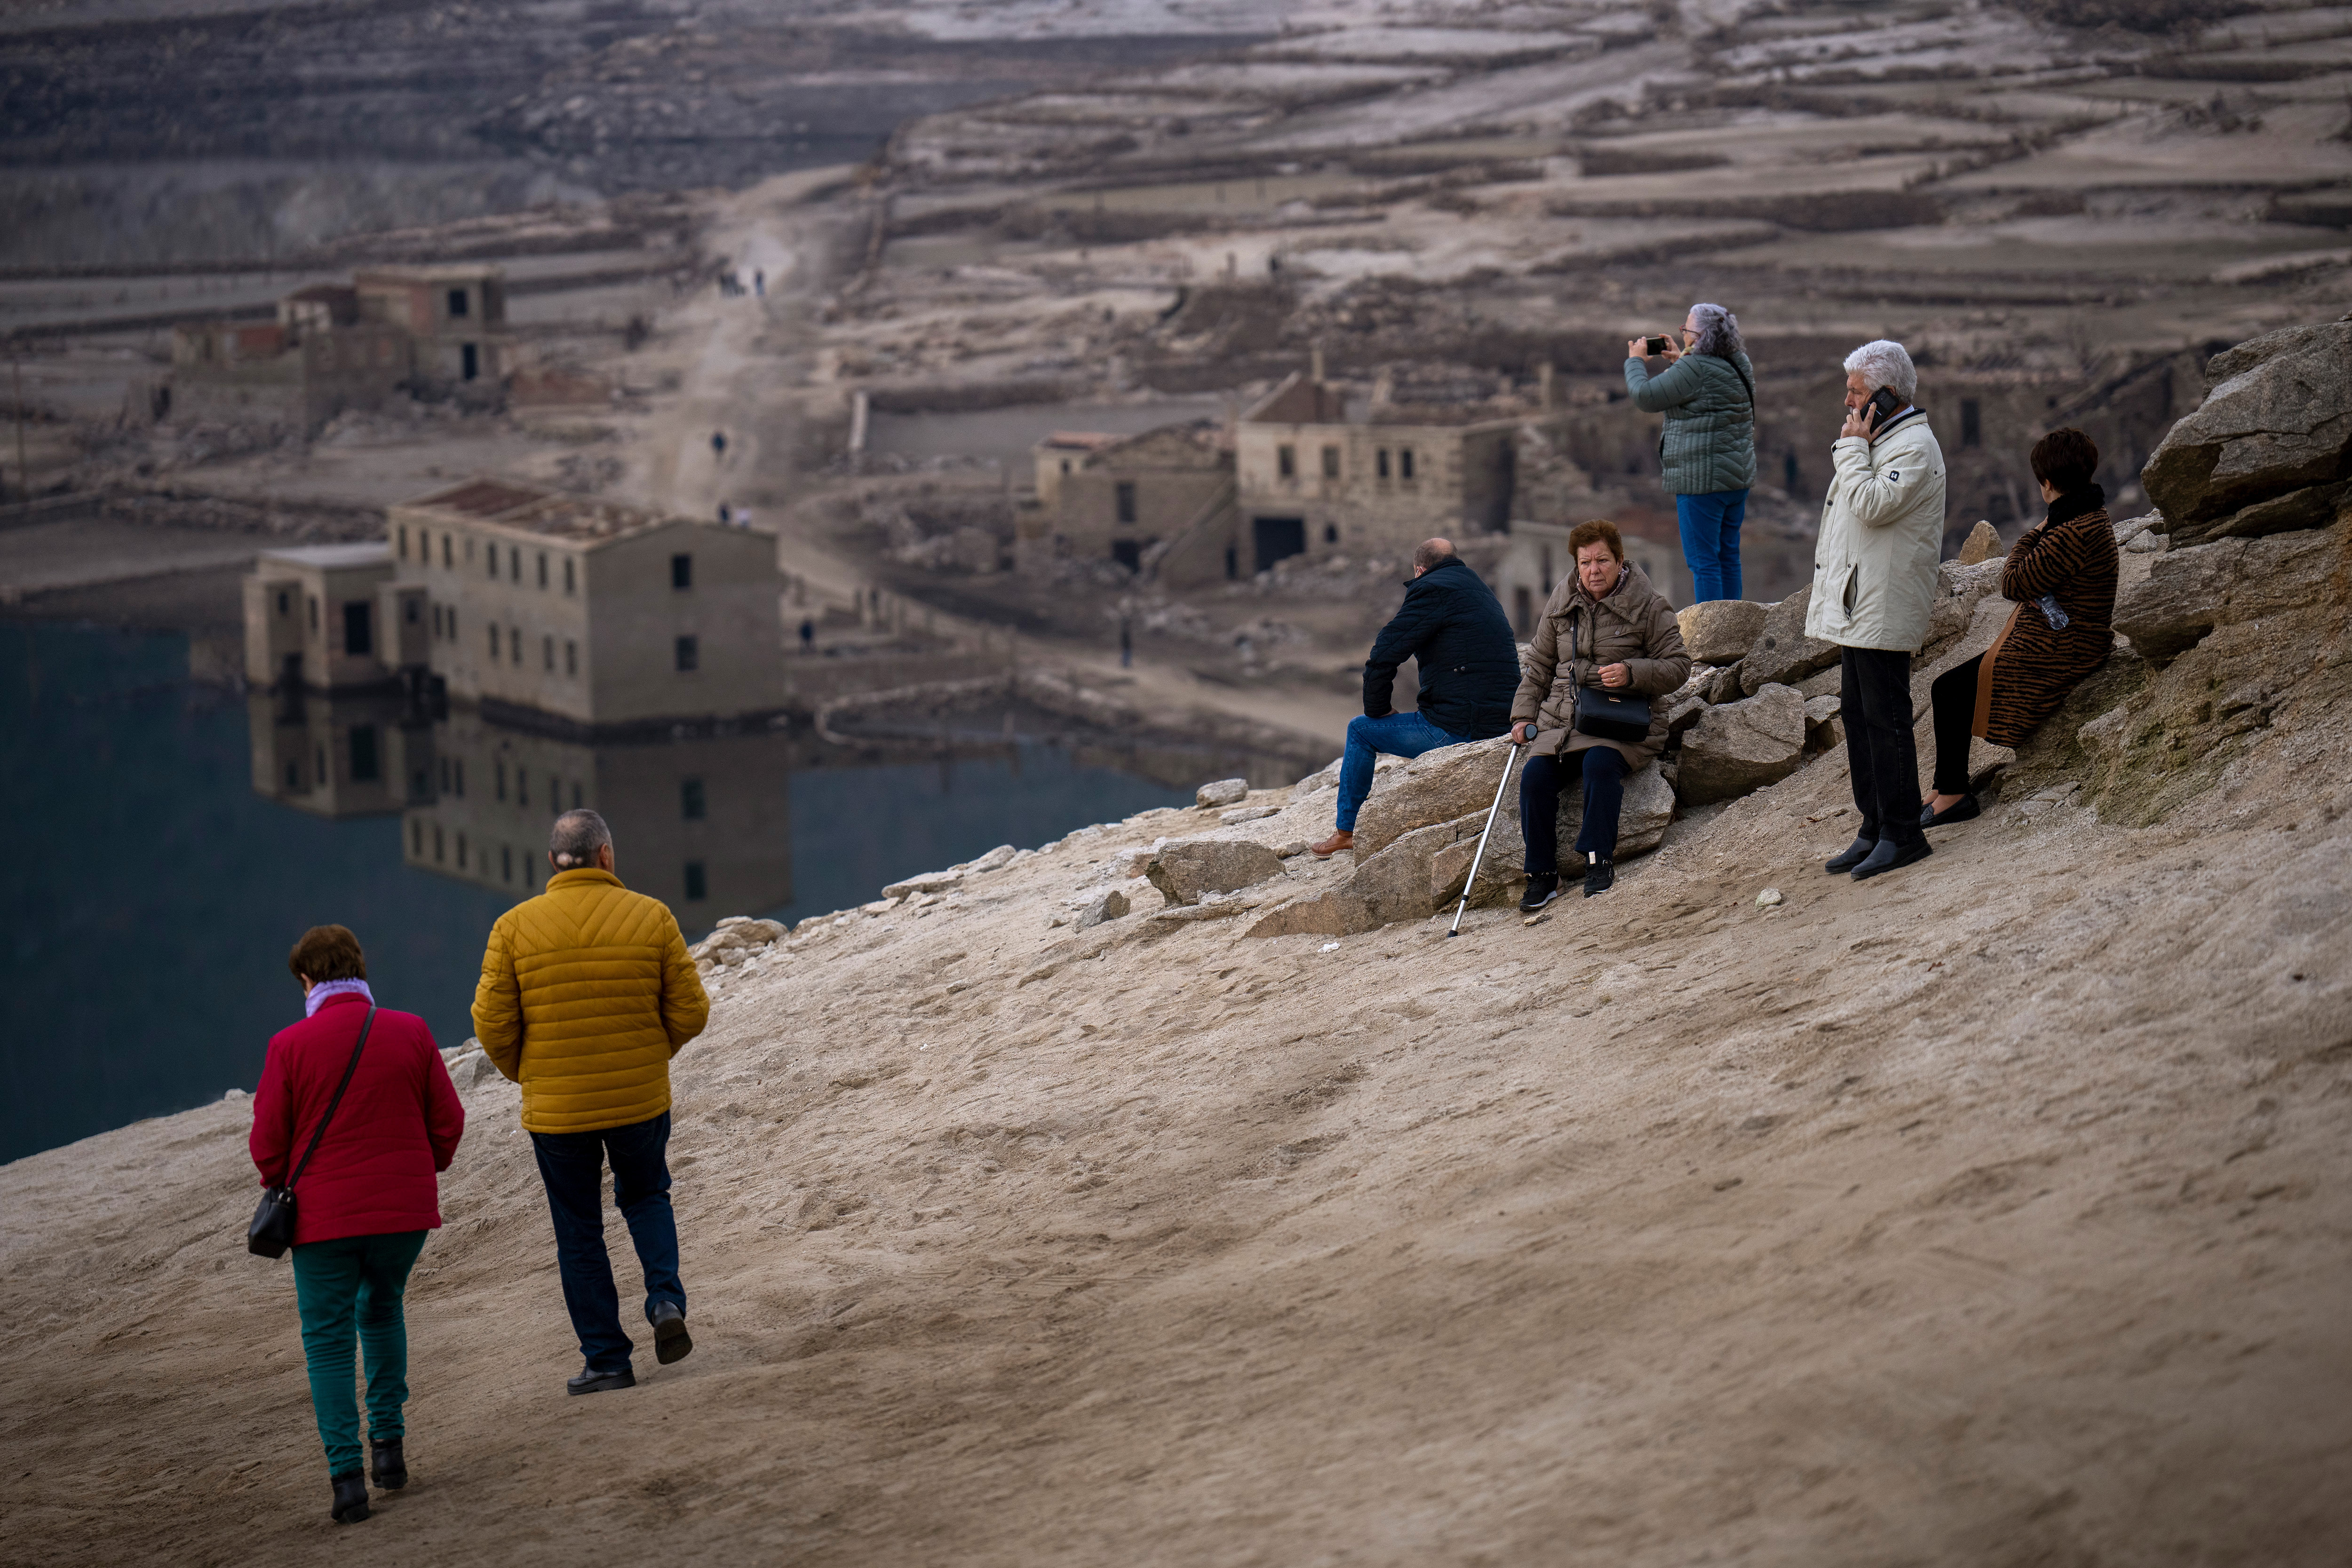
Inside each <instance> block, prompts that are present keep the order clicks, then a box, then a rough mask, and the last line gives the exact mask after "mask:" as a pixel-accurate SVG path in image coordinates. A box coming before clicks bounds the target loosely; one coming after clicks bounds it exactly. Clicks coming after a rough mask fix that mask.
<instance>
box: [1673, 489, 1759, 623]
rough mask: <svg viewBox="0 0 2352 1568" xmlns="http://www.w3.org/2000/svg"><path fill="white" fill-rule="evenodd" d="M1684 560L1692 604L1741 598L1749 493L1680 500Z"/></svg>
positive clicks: (1677, 502)
mask: <svg viewBox="0 0 2352 1568" xmlns="http://www.w3.org/2000/svg"><path fill="white" fill-rule="evenodd" d="M1747 520H1748V492H1747V491H1745V490H1716V491H1711V492H1709V493H1708V494H1706V495H1704V496H1676V497H1675V521H1676V522H1677V523H1679V524H1680V525H1682V531H1683V559H1684V561H1685V562H1686V563H1687V564H1688V565H1689V567H1690V570H1691V602H1692V603H1694V604H1704V603H1706V601H1708V600H1710V599H1737V598H1738V597H1739V586H1740V585H1739V525H1740V524H1742V523H1744V522H1746V521H1747Z"/></svg>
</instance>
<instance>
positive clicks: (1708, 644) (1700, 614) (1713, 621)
mask: <svg viewBox="0 0 2352 1568" xmlns="http://www.w3.org/2000/svg"><path fill="white" fill-rule="evenodd" d="M1771 610H1772V607H1771V606H1770V605H1769V604H1760V603H1758V602H1757V601H1754V600H1748V599H1710V600H1708V601H1706V602H1705V603H1702V604H1694V605H1692V606H1691V607H1690V608H1689V609H1687V610H1683V611H1677V612H1675V621H1676V622H1677V623H1679V625H1680V627H1681V629H1682V634H1683V647H1684V648H1685V650H1686V651H1687V652H1688V653H1689V654H1690V656H1691V657H1692V658H1693V659H1694V660H1696V662H1698V663H1699V664H1738V662H1739V661H1740V660H1741V659H1744V658H1746V657H1747V656H1748V649H1750V648H1752V647H1754V646H1755V645H1756V639H1757V638H1759V637H1760V636H1762V635H1763V633H1764V621H1765V618H1766V617H1767V616H1768V615H1769V614H1770V613H1771Z"/></svg>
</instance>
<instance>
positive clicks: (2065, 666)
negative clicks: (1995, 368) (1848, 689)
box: [1919, 430, 2116, 828]
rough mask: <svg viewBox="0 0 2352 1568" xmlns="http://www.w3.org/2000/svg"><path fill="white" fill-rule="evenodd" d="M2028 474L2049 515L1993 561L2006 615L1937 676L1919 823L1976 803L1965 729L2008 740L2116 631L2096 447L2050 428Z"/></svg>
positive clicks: (2088, 668) (1967, 813)
mask: <svg viewBox="0 0 2352 1568" xmlns="http://www.w3.org/2000/svg"><path fill="white" fill-rule="evenodd" d="M2032 463H2033V476H2034V478H2036V479H2037V480H2039V481H2041V484H2042V499H2043V500H2044V501H2046V502H2048V503H2049V504H2050V515H2049V516H2048V517H2044V518H2043V519H2042V523H2041V525H2040V526H2039V527H2037V528H2032V529H2029V530H2028V531H2027V533H2026V535H2025V537H2024V538H2021V539H2019V540H2018V541H2017V542H2016V543H2015V544H2013V545H2011V547H2010V549H2009V559H2007V561H2005V562H2004V563H2003V564H2002V566H2001V569H2000V591H2001V597H2002V598H2004V599H2012V600H2015V601H2017V608H2016V609H2015V610H2013V611H2011V612H2010V616H2009V624H2008V625H2007V626H2004V627H2003V628H2001V632H2000V636H1998V637H1996V638H1994V639H1993V644H1992V646H1991V647H1990V649H1988V650H1986V651H1985V653H1984V654H1983V655H1982V656H1981V657H1979V658H1975V659H1970V660H1968V661H1967V662H1966V663H1964V664H1958V665H1956V666H1955V667H1953V668H1952V669H1950V670H1948V671H1946V672H1945V673H1944V674H1940V675H1938V676H1937V677H1936V684H1935V685H1933V686H1931V687H1930V688H1928V690H1929V695H1930V696H1931V697H1932V699H1933V701H1934V705H1935V711H1936V793H1935V794H1934V795H1933V796H1932V797H1930V798H1929V800H1928V801H1927V805H1926V806H1924V807H1922V808H1921V809H1920V812H1919V825H1920V826H1921V827H1924V828H1940V827H1944V826H1947V825H1948V824H1949V823H1953V822H1965V821H1968V820H1969V818H1971V817H1973V816H1975V815H1977V813H1978V810H1979V808H1978V806H1977V798H1976V796H1975V795H1973V794H1971V793H1970V792H1969V737H1970V736H1973V735H1981V736H1983V737H1985V738H1986V739H1987V740H1989V741H1990V742H1992V743H1993V744H1994V745H1995V746H2008V747H2015V746H2019V745H2021V744H2022V743H2023V742H2024V740H2025V737H2027V736H2029V735H2031V734H2032V733H2033V729H2034V727H2035V726H2036V725H2038V724H2040V723H2041V722H2042V720H2043V719H2045V718H2048V717H2049V716H2051V714H2052V713H2053V712H2055V711H2056V709H2057V707H2058V705H2059V704H2060V703H2062V702H2064V701H2065V700H2066V694H2067V693H2068V692H2071V691H2073V690H2074V686H2075V685H2076V684H2077V683H2078V682H2080V681H2081V680H2082V678H2083V677H2084V676H2085V675H2087V674H2090V673H2091V672H2092V671H2093V670H2095V669H2097V668H2098V667H2099V661H2101V660H2102V659H2105V657H2106V656H2107V649H2108V648H2109V647H2110V646H2111V645H2113V643H2114V642H2115V632H2114V630H2113V624H2112V623H2113V622H2114V620H2115V614H2116V531H2115V528H2114V527H2113V526H2112V525H2111V524H2110V523H2109V522H2108V521H2107V494H2106V492H2105V490H2102V489H2101V488H2099V486H2097V485H2095V484H2094V483H2092V480H2091V476H2092V475H2094V474H2095V473H2097V472H2098V468H2099V449H2098V448H2097V447H2096V446H2095V445H2093V444H2091V438H2090V437H2089V436H2087V435H2085V434H2083V433H2082V432H2081V431H2079V430H2053V431H2052V432H2051V433H2050V434H2047V435H2045V436H2043V437H2042V439H2041V440H2040V441H2038V442H2036V443H2034V445H2033V456H2032Z"/></svg>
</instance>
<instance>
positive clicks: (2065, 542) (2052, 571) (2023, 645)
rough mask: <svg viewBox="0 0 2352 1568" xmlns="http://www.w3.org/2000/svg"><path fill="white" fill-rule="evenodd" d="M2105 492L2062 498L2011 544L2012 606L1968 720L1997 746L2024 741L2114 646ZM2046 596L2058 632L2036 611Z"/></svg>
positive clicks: (2004, 591)
mask: <svg viewBox="0 0 2352 1568" xmlns="http://www.w3.org/2000/svg"><path fill="white" fill-rule="evenodd" d="M2106 499H2107V498H2106V494H2105V491H2103V490H2101V489H2100V488H2099V486H2096V485H2093V486H2090V487H2089V488H2088V489H2084V490H2077V491H2074V492H2071V493H2070V494H2067V495H2063V496H2061V497H2058V498H2057V499H2056V500H2055V501H2053V502H2052V503H2051V504H2050V515H2049V517H2046V518H2044V519H2043V521H2042V524H2041V526H2040V527H2038V528H2032V529H2029V530H2028V531H2027V533H2026V535H2025V537H2024V538H2021V539H2019V540H2018V541H2017V542H2016V543H2015V544H2013V545H2011V546H2010V548H2009V559H2008V561H2007V563H2006V564H2005V565H2003V566H2002V568H2001V570H2000V593H2001V597H2002V598H2004V599H2011V600H2014V601H2017V608H2016V609H2015V610H2013V611H2011V612H2010V616H2009V624H2008V626H2006V627H2005V628H2003V629H2002V631H2001V634H2000V637H1999V638H1997V639H1996V640H1995V641H1994V643H1993V645H1992V648H1991V650H1990V652H1988V653H1986V654H1985V663H1984V666H1983V668H1981V669H1979V671H1978V673H1977V711H1976V722H1975V724H1974V725H1973V726H1972V728H1973V730H1974V732H1975V733H1976V734H1978V735H1980V736H1983V737H1985V738H1986V739H1987V740H1989V741H1990V742H1992V744H1994V745H1995V746H2008V747H2015V746H2018V745H2020V744H2021V743H2022V742H2023V741H2024V739H2025V737H2027V736H2029V735H2031V734H2032V733H2033V729H2034V727H2035V726H2036V725H2038V724H2040V723H2041V722H2042V720H2043V719H2045V718H2048V717H2049V716H2051V715H2052V714H2053V713H2054V712H2056V711H2057V708H2058V705H2059V704H2060V703H2063V702H2064V701H2065V700H2066V694H2067V693H2068V692H2071V691H2073V690H2074V686H2075V685H2076V683H2078V682H2079V681H2081V680H2082V678H2083V677H2084V676H2085V675H2087V674H2090V673H2091V672H2092V671H2093V670H2095V669H2097V668H2098V667H2099V663H2100V661H2101V660H2103V659H2105V657H2106V656H2107V650H2108V649H2109V648H2110V647H2112V646H2114V644H2115V639H2116V634H2115V629H2114V625H2113V622H2114V621H2115V614H2116V570H2117V557H2116V530H2115V528H2114V526H2113V525H2112V524H2110V523H2109V522H2108V520H2107V511H2106ZM2045 594H2046V595H2050V596H2053V597H2054V598H2055V599H2056V600H2057V601H2058V607H2059V609H2061V610H2063V611H2064V612H2065V613H2066V626H2065V629H2064V630H2063V631H2060V630H2058V629H2056V628H2054V627H2053V626H2052V625H2051V624H2050V621H2049V618H2048V617H2047V616H2045V615H2044V614H2043V613H2042V610H2041V608H2040V606H2039V603H2038V602H2037V601H2040V600H2041V599H2042V597H2043V596H2044V595H2045ZM1987 674H1990V676H1991V677H1992V678H1991V679H1990V680H1987V679H1986V678H1985V676H1986V675H1987Z"/></svg>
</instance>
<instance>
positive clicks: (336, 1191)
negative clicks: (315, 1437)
mask: <svg viewBox="0 0 2352 1568" xmlns="http://www.w3.org/2000/svg"><path fill="white" fill-rule="evenodd" d="M286 967H288V968H289V969H290V970H292V971H293V973H294V977H295V978H296V979H297V980H299V981H300V982H301V984H302V997H303V1002H302V1009H303V1015H304V1016H303V1021H302V1022H300V1023H298V1024H295V1025H293V1026H292V1027H290V1028H288V1029H284V1030H279V1031H278V1033H277V1034H276V1035H275V1036H273V1037H272V1038H271V1040H270V1041H269V1051H268V1055H267V1056H266V1057H265V1058H264V1060H263V1062H262V1068H261V1084H260V1087H259V1088H258V1089H257V1090H256V1091H255V1092H254V1096H253V1132H252V1134H251V1136H250V1138H249V1139H248V1141H247V1147H248V1148H249V1149H250V1150H251V1152H252V1155H253V1163H254V1166H255V1167H256V1168H257V1169H258V1170H259V1171H260V1173H261V1185H262V1186H265V1187H275V1186H284V1185H285V1183H286V1178H287V1176H289V1174H290V1172H291V1171H292V1169H293V1167H294V1166H297V1165H300V1166H302V1178H301V1180H300V1181H299V1183H297V1184H296V1186H295V1197H296V1200H297V1201H296V1204H295V1207H294V1246H293V1259H294V1299H295V1301H296V1304H297V1306H298V1307H299V1310H300V1312H301V1315H302V1355H303V1359H304V1360H305V1361H306V1362H307V1363H308V1364H309V1366H310V1408H311V1411H312V1413H313V1414H314V1415H315V1416H317V1417H318V1422H319V1440H320V1442H321V1443H324V1444H325V1445H326V1448H327V1477H328V1479H329V1481H330V1483H331V1485H332V1486H333V1488H334V1501H333V1504H332V1506H331V1508H330V1510H329V1511H328V1517H329V1518H331V1519H332V1520H333V1521H335V1522H336V1523H338V1524H352V1523H356V1522H357V1521H361V1520H362V1519H365V1518H366V1517H367V1516H368V1478H367V1477H366V1476H364V1475H362V1473H361V1470H360V1418H359V1407H358V1405H357V1404H356V1402H355V1401H354V1400H353V1398H352V1350H353V1346H354V1344H356V1345H357V1348H358V1350H359V1352H360V1354H361V1355H362V1357H363V1361H364V1365H365V1370H366V1375H367V1414H368V1448H369V1449H370V1454H371V1458H372V1459H373V1467H372V1468H373V1472H374V1480H375V1484H376V1485H377V1486H378V1487H380V1488H383V1490H387V1491H394V1490H399V1489H400V1488H402V1487H404V1486H406V1485H407V1484H408V1460H407V1456H406V1451H405V1448H404V1443H405V1439H406V1437H407V1430H408V1428H407V1425H406V1421H405V1418H404V1413H403V1412H404V1406H406V1405H407V1403H408V1325H407V1322H406V1318H405V1316H404V1313H403V1312H402V1297H403V1294H404V1292H405V1291H406V1290H407V1288H408V1271H409V1270H411V1269H412V1268H414V1267H415V1264H416V1257H417V1254H418V1253H420V1252H422V1251H423V1250H424V1249H425V1232H426V1231H428V1230H434V1229H437V1228H439V1227H440V1224H441V1209H440V1188H439V1183H438V1182H437V1180H436V1174H437V1173H438V1172H441V1171H446V1170H447V1169H448V1168H449V1161H450V1160H451V1159H452V1158H453V1157H454V1156H455V1155H457V1140H458V1138H459V1137H460V1136H462V1135H463V1134H464V1133H465V1130H466V1108H465V1106H464V1105H463V1104H462V1103H459V1101H458V1099H457V1088H456V1086H455V1085H453V1084H452V1083H451V1082H449V1070H448V1069H447V1068H446V1067H444V1066H443V1065H442V1064H441V1053H440V1051H437V1050H436V1049H435V1047H434V1044H433V1031H432V1030H429V1029H427V1028H425V1020H424V1019H420V1018H418V1017H416V1016H415V1014H413V1013H403V1012H394V1011H391V1010H390V1009H382V1008H378V1007H377V1006H376V1005H375V998H374V996H373V993H371V992H370V991H369V989H368V983H367V958H366V956H365V955H364V954H362V952H361V951H360V944H359V938H358V937H356V936H352V934H351V932H350V931H348V930H346V929H345V928H344V927H342V926H341V925H314V926H312V927H311V928H310V930H308V931H306V932H304V933H303V934H302V939H301V940H300V941H299V942H297V943H296V944H294V950H293V952H292V953H290V954H289V955H288V956H287V960H286ZM347 1076H348V1079H349V1082H345V1080H346V1077H347ZM338 1086H341V1098H340V1099H337V1097H336V1092H337V1088H338ZM330 1105H332V1107H333V1111H334V1113H333V1115H332V1116H329V1115H328V1108H329V1106H330ZM322 1120H323V1121H324V1122H325V1124H326V1125H325V1130H324V1133H323V1135H321V1134H320V1123H321V1121H322ZM314 1137H316V1138H317V1139H318V1147H317V1149H316V1150H315V1151H314V1152H313V1153H312V1154H311V1155H310V1160H309V1162H308V1164H303V1162H302V1152H303V1151H304V1150H306V1149H309V1148H310V1142H311V1139H312V1138H314Z"/></svg>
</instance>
